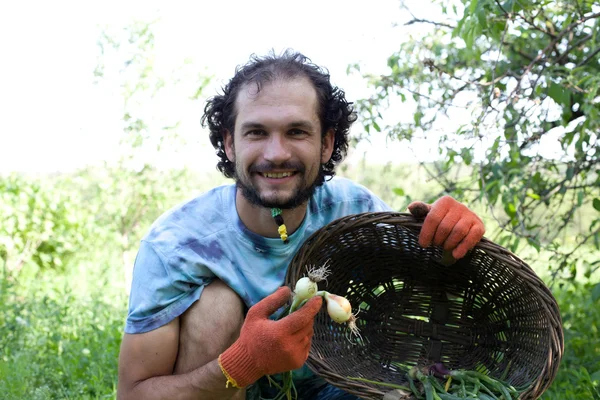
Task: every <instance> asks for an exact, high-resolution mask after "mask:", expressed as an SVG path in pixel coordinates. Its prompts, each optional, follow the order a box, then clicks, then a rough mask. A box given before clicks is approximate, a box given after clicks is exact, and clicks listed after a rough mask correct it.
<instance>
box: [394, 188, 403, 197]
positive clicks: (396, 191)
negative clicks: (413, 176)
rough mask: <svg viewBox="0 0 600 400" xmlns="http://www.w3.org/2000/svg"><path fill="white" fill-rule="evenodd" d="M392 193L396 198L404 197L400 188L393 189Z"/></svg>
mask: <svg viewBox="0 0 600 400" xmlns="http://www.w3.org/2000/svg"><path fill="white" fill-rule="evenodd" d="M392 191H393V192H394V193H395V194H397V195H398V196H404V189H402V188H393V189H392Z"/></svg>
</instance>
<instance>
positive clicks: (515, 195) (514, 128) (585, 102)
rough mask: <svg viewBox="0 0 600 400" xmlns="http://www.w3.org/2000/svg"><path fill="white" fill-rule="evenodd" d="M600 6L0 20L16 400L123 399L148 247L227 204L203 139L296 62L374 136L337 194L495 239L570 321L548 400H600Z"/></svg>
mask: <svg viewBox="0 0 600 400" xmlns="http://www.w3.org/2000/svg"><path fill="white" fill-rule="evenodd" d="M599 25H600V6H599V5H598V4H597V2H595V1H593V0H570V1H547V0H534V1H525V0H506V1H497V0H463V1H458V0H457V1H434V0H425V1H416V0H410V1H402V0H376V1H372V2H366V1H357V0H346V1H341V0H330V1H316V0H306V1H304V2H288V1H255V2H244V1H233V0H230V1H226V0H224V1H220V2H184V1H173V2H170V3H169V4H167V3H166V2H155V1H143V2H142V1H127V2H116V1H105V2H102V3H100V2H76V1H55V2H42V1H24V2H19V3H16V2H15V3H8V2H2V3H0V52H1V53H0V60H1V62H0V304H1V305H2V307H0V398H2V399H102V398H115V397H116V379H117V358H118V351H119V345H120V341H121V336H122V329H123V324H124V318H125V316H126V312H127V296H128V291H129V285H130V276H131V268H132V264H133V260H134V258H135V254H136V251H137V246H138V243H139V240H140V238H141V237H142V236H143V235H144V233H145V232H146V231H147V229H148V228H149V226H150V224H151V223H152V222H153V221H154V220H155V219H156V218H157V217H158V216H159V215H160V214H162V213H163V212H165V211H166V210H168V209H169V208H171V207H173V206H175V205H176V204H178V203H180V202H182V201H184V200H186V199H190V198H192V197H194V196H197V195H198V194H200V193H202V192H203V191H206V190H208V189H210V188H212V187H214V186H216V185H220V184H226V183H229V181H227V180H226V179H225V178H223V177H222V176H221V175H220V173H219V172H218V171H217V170H216V168H215V166H216V163H217V161H218V160H217V157H216V155H215V152H214V149H213V148H212V146H211V145H210V142H209V140H208V133H207V131H206V130H205V129H203V128H202V127H201V125H200V118H201V116H202V111H203V108H204V104H205V101H206V99H207V98H208V97H211V96H213V95H215V94H217V93H218V92H219V90H220V89H221V88H222V87H223V86H224V85H225V84H226V83H227V81H228V79H229V78H230V77H231V76H232V75H233V73H234V71H235V67H236V66H238V65H241V64H244V63H246V62H247V61H248V59H249V57H250V56H251V55H252V54H254V53H255V54H258V55H264V54H266V53H267V52H269V51H275V52H276V53H281V52H282V51H284V50H285V49H288V48H290V49H294V50H296V51H300V52H302V53H304V54H305V55H306V56H308V57H309V58H311V59H312V61H313V62H315V63H316V64H318V65H321V66H323V67H325V68H327V69H328V70H329V72H330V74H331V79H332V82H333V83H334V84H335V85H337V86H339V87H340V88H342V89H343V90H344V91H345V92H346V96H347V98H348V99H349V100H350V101H354V103H355V105H356V109H357V112H358V115H359V119H358V121H357V122H356V123H355V125H354V126H353V128H352V131H351V134H352V143H353V146H352V148H351V149H350V151H349V154H348V157H347V159H346V161H345V162H344V163H343V164H342V165H341V166H340V168H339V170H338V174H339V175H341V176H346V177H349V178H351V179H354V180H356V181H357V182H359V183H361V184H363V185H365V186H367V187H369V188H370V189H371V190H372V191H374V192H375V193H376V194H378V195H379V196H380V197H381V198H383V199H384V200H385V201H386V202H387V203H388V204H390V205H391V206H392V207H394V208H395V209H397V210H399V211H404V210H405V209H406V206H407V204H408V203H409V202H410V201H412V200H416V199H420V200H424V201H432V200H434V199H436V198H438V197H440V196H441V195H443V194H450V195H452V196H453V197H455V198H457V199H459V200H460V201H463V202H465V203H466V204H468V205H469V206H470V207H471V208H473V209H474V210H476V211H477V213H478V214H479V215H480V216H481V217H482V218H483V219H484V222H485V224H486V228H487V233H486V236H487V237H488V238H490V239H491V240H493V241H495V242H497V243H499V244H501V245H502V246H504V247H506V248H508V249H509V250H511V251H512V252H514V253H515V254H516V255H517V256H518V257H520V258H522V259H523V260H524V261H525V262H527V263H528V264H529V265H530V266H531V267H532V268H534V270H535V271H536V272H537V273H538V275H539V276H540V277H542V279H543V280H544V281H545V282H546V283H547V285H548V286H549V287H550V288H551V289H552V291H553V293H554V295H555V296H556V298H557V300H558V302H559V305H560V307H561V312H562V318H563V328H564V331H565V355H564V358H563V363H562V365H561V368H560V370H559V373H558V376H557V378H556V380H555V381H554V383H553V385H552V386H551V387H550V389H549V390H548V391H547V392H546V393H545V395H544V396H543V398H545V399H600V332H599V328H600V271H599V269H600V175H599V174H600V144H599V142H598V136H599V132H600V115H599V114H600V62H599V60H600V35H599V33H600V29H599Z"/></svg>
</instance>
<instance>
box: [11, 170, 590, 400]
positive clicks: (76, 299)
mask: <svg viewBox="0 0 600 400" xmlns="http://www.w3.org/2000/svg"><path fill="white" fill-rule="evenodd" d="M410 173H411V176H412V178H410V179H414V171H410ZM344 174H345V175H347V176H351V177H354V178H356V179H357V180H358V181H360V182H362V183H364V184H365V185H367V186H368V187H370V188H371V189H372V190H373V191H374V192H376V193H379V194H381V196H382V197H383V198H384V199H385V200H386V201H388V203H390V204H391V205H392V206H394V207H396V208H401V207H402V206H404V204H403V203H405V202H406V201H407V199H406V198H405V197H402V196H397V195H394V194H393V192H392V189H394V188H395V187H396V185H397V184H396V183H394V184H386V183H385V182H398V181H399V180H400V181H402V179H405V180H406V182H407V184H406V185H405V187H404V190H406V191H407V192H408V191H409V189H411V190H410V191H411V195H412V198H419V197H421V196H428V195H429V194H431V193H434V192H435V190H436V189H435V187H434V185H432V184H431V183H426V182H424V184H423V185H419V186H416V185H415V184H414V182H412V183H411V182H410V179H409V178H408V176H409V171H404V170H395V169H393V168H388V169H387V170H383V172H381V171H379V172H378V173H377V174H374V173H370V172H368V171H365V170H364V169H360V168H358V169H355V170H350V169H347V170H346V171H344ZM375 177H377V178H375ZM382 182H383V183H382ZM400 186H401V185H397V187H400ZM411 186H412V187H411ZM416 187H418V189H419V190H420V192H416V190H412V189H413V188H416ZM526 250H527V252H526V254H527V255H528V257H540V255H537V256H536V255H535V254H534V253H531V254H530V253H529V251H530V249H526ZM590 252H591V257H594V255H593V254H594V253H593V252H594V250H592V249H591V248H590ZM595 257H597V254H596V256H595ZM122 260H123V257H122V254H121V253H119V251H117V250H116V249H114V248H106V246H105V244H103V243H90V251H89V253H86V254H83V253H82V254H78V255H77V257H76V258H75V259H74V260H72V261H71V264H70V265H71V266H70V268H69V269H67V270H66V271H65V272H53V271H44V272H43V273H41V272H40V271H37V270H36V269H35V268H33V267H32V268H29V269H23V271H22V272H21V274H20V275H19V277H18V279H7V278H6V277H2V278H1V280H0V304H2V307H0V399H6V400H21V399H28V400H39V399H114V398H115V397H116V383H117V359H118V352H119V345H120V341H121V335H122V328H123V322H124V318H125V315H126V310H127V290H126V285H127V284H126V280H125V279H124V276H126V273H125V271H126V269H127V268H126V267H124V266H123V261H122ZM540 268H541V269H543V268H544V263H541V264H540ZM540 274H541V275H544V271H542V270H540ZM553 290H554V294H555V296H556V298H557V299H558V301H559V305H560V307H561V311H562V317H563V322H564V331H565V341H566V342H565V356H564V361H563V363H562V366H561V369H560V371H559V374H558V376H557V378H556V380H555V382H554V383H553V385H552V387H551V388H550V390H548V391H547V392H546V394H545V395H544V396H543V399H556V400H559V399H561V400H562V399H600V384H599V381H600V299H599V298H598V297H600V296H594V295H593V291H592V290H593V286H592V285H591V284H590V283H586V282H585V281H575V282H573V283H564V284H563V285H560V286H558V285H556V286H555V287H553Z"/></svg>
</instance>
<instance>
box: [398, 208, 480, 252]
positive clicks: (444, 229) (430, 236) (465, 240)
mask: <svg viewBox="0 0 600 400" xmlns="http://www.w3.org/2000/svg"><path fill="white" fill-rule="evenodd" d="M408 211H410V213H411V214H412V215H414V216H415V217H417V218H423V217H424V218H425V221H423V226H422V227H421V234H420V235H419V244H420V245H421V246H423V247H428V246H430V245H432V244H433V245H435V246H441V247H443V249H444V250H446V251H450V252H452V256H453V257H454V258H455V259H459V258H462V257H464V256H465V255H466V254H467V252H468V251H469V250H471V249H472V248H473V247H475V245H476V244H477V243H478V242H479V241H480V240H481V238H482V237H483V234H484V233H485V227H484V226H483V222H482V221H481V219H480V218H479V217H478V216H477V215H476V214H475V213H474V212H473V211H471V210H469V209H468V208H467V206H465V205H464V204H462V203H459V202H458V201H456V200H454V199H453V198H452V197H450V196H444V197H442V198H440V199H438V200H437V201H436V202H435V203H433V204H431V205H430V204H426V203H423V202H422V201H413V202H412V203H410V204H409V205H408Z"/></svg>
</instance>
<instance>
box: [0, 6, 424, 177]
mask: <svg viewBox="0 0 600 400" xmlns="http://www.w3.org/2000/svg"><path fill="white" fill-rule="evenodd" d="M399 4H400V3H399V1H398V0H377V1H373V2H366V1H359V0H343V1H341V0H329V1H318V0H306V1H302V2H291V1H281V0H280V1H253V2H249V1H233V0H231V1H227V0H223V1H214V2H191V1H188V2H183V1H172V2H169V3H168V5H167V2H160V3H159V2H153V1H144V2H141V1H123V2H116V1H105V2H81V1H61V0H57V1H54V2H45V1H23V2H1V3H0V57H1V59H2V62H0V172H7V171H32V172H51V171H63V170H70V169H74V168H77V167H80V166H83V165H85V164H89V163H92V164H93V163H97V162H99V161H102V160H106V159H110V158H111V157H112V156H114V155H115V152H116V150H115V146H116V144H117V143H118V138H119V135H120V132H121V129H122V125H121V121H120V118H121V117H122V111H123V99H122V97H121V96H120V94H119V92H118V84H119V82H118V81H116V80H115V81H113V82H110V77H105V79H104V81H102V82H100V83H98V82H95V81H94V76H93V71H94V68H95V66H96V64H97V61H98V56H99V50H98V46H97V45H96V42H97V40H98V34H99V32H100V29H101V28H102V27H104V28H107V29H109V30H116V29H119V28H122V27H124V26H126V25H127V24H129V23H131V21H133V20H141V21H150V20H156V21H157V22H156V23H155V25H154V29H153V31H154V33H155V37H156V45H155V51H156V63H157V65H159V66H160V67H161V68H163V69H164V70H165V71H170V70H174V69H177V68H180V67H181V65H182V64H183V63H184V61H185V60H188V62H189V63H190V65H189V66H188V68H187V71H188V73H190V69H192V70H193V71H192V72H196V73H198V74H201V73H202V74H207V75H211V76H213V77H214V78H213V80H212V82H211V85H210V86H209V87H208V88H207V89H206V91H205V93H206V95H211V94H214V93H216V90H217V89H218V88H219V87H220V86H222V85H223V84H224V83H225V82H226V80H227V79H229V78H230V77H231V76H232V74H233V72H234V68H235V66H237V65H239V64H243V63H245V62H246V61H247V60H248V57H249V56H250V54H252V53H257V54H264V53H266V52H267V51H269V50H271V49H274V50H275V51H277V52H279V51H281V50H283V49H285V48H292V49H294V50H298V51H300V52H303V53H304V54H306V55H307V56H308V57H310V58H311V59H312V60H313V61H314V62H315V63H316V64H319V65H321V66H324V67H326V68H327V69H328V70H329V71H330V73H331V76H332V80H333V82H334V84H336V85H338V86H340V87H341V88H343V89H344V90H345V91H346V93H347V97H348V98H349V99H357V98H360V97H361V96H366V95H368V93H369V92H368V90H367V87H366V84H365V82H364V80H363V79H362V78H361V77H360V76H358V74H353V75H351V76H348V75H347V74H346V69H347V66H348V65H349V64H352V63H360V64H361V67H362V71H371V72H375V71H379V72H383V71H384V70H385V66H386V58H387V56H389V55H390V54H391V52H392V51H394V50H395V48H396V46H397V43H398V40H399V35H401V34H402V33H403V31H402V28H398V27H394V25H397V24H398V23H399V22H402V21H406V20H407V18H408V16H407V15H406V13H405V12H403V11H401V10H400V6H399ZM421 11H426V9H423V8H422V9H421ZM190 60H191V61H190ZM179 95H181V98H178V96H179ZM186 95H187V94H186ZM183 97H184V93H183V92H182V93H173V95H172V97H171V98H169V99H163V100H162V103H161V104H159V105H156V104H155V107H157V108H159V110H160V114H161V115H163V116H167V117H166V118H167V119H170V120H171V121H173V120H175V119H178V120H179V121H178V122H179V123H180V125H179V126H180V129H181V130H182V135H183V136H185V137H187V138H189V139H190V140H189V141H190V144H189V146H187V147H188V149H189V152H188V153H187V154H185V155H184V156H183V157H176V158H178V159H179V160H181V159H186V160H188V159H189V160H191V163H192V165H194V166H195V167H197V168H204V167H205V165H210V168H212V169H214V164H215V162H216V156H214V150H213V149H212V147H211V146H210V143H209V142H208V139H207V135H206V133H205V132H204V131H203V130H202V129H201V127H200V123H199V119H200V116H201V112H202V109H201V107H202V104H201V103H199V102H196V103H193V104H190V103H189V102H188V103H187V104H186V105H184V104H183V103H182V102H181V100H183ZM186 100H187V99H186ZM165 103H166V104H165ZM169 104H171V107H169ZM176 104H179V106H175V105H176ZM153 115H155V114H153ZM398 148H399V147H398V146H395V147H394V146H389V147H388V146H386V140H385V139H384V137H383V136H382V137H380V138H379V139H377V140H375V142H374V143H373V144H371V145H367V144H364V145H363V146H362V147H361V148H359V149H358V150H356V151H355V154H365V153H366V154H367V155H370V157H375V156H376V158H377V159H378V160H383V159H390V160H393V159H396V158H397V151H398ZM407 156H408V155H407ZM189 160H188V161H189Z"/></svg>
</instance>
